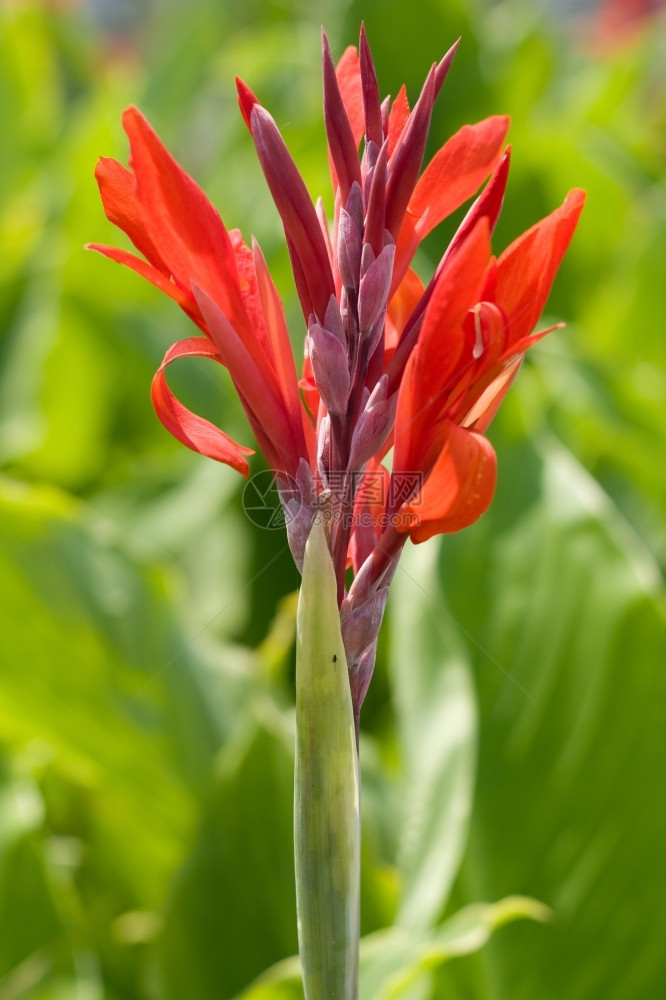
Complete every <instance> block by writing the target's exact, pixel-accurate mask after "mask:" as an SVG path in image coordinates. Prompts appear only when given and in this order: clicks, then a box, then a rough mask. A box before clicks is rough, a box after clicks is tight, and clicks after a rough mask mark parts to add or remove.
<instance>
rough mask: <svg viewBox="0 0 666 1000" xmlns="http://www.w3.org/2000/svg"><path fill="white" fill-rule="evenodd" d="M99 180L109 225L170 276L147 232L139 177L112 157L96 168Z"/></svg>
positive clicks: (105, 157) (104, 157)
mask: <svg viewBox="0 0 666 1000" xmlns="http://www.w3.org/2000/svg"><path fill="white" fill-rule="evenodd" d="M95 180H96V181H97V186H98V187H99V193H100V197H101V199H102V205H103V206H104V213H105V215H106V217H107V219H108V220H109V222H112V223H113V225H114V226H118V228H119V229H122V231H123V232H124V233H126V234H127V236H129V238H130V239H131V241H132V243H133V244H134V246H135V247H136V248H137V250H138V251H139V253H142V254H143V256H144V257H145V258H146V259H147V260H149V261H150V263H151V264H152V265H153V266H154V267H157V268H159V270H161V271H163V272H164V273H165V274H167V275H168V274H169V269H168V267H167V266H166V264H165V263H164V261H163V259H162V257H161V255H160V252H159V250H158V248H157V246H156V245H155V243H154V241H153V240H152V239H151V237H150V235H149V233H148V231H147V229H146V224H145V221H144V218H143V209H142V207H141V203H140V201H139V195H138V192H137V185H136V177H135V176H134V174H133V173H132V171H131V170H128V169H127V167H124V166H123V165H122V163H118V161H117V160H114V159H112V158H111V157H109V156H100V158H99V160H98V161H97V166H96V167H95Z"/></svg>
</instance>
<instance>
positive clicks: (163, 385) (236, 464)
mask: <svg viewBox="0 0 666 1000" xmlns="http://www.w3.org/2000/svg"><path fill="white" fill-rule="evenodd" d="M192 357H196V358H210V359H212V360H213V361H217V362H219V363H221V358H220V355H219V353H218V351H217V350H216V349H215V347H214V346H213V345H212V344H211V342H210V341H209V340H207V339H206V338H205V337H189V338H188V339H187V340H181V341H179V342H178V343H177V344H174V345H173V346H172V347H170V348H169V350H168V351H167V352H166V354H165V355H164V360H163V361H162V364H161V365H160V367H159V368H158V370H157V372H156V373H155V376H154V378H153V383H152V386H151V398H152V401H153V406H154V407H155V413H156V414H157V416H158V417H159V419H160V421H161V422H162V424H163V425H164V427H166V429H167V430H168V431H169V433H170V434H173V436H174V437H175V438H177V440H178V441H180V442H182V444H184V445H186V446H187V447H188V448H191V449H192V451H197V452H199V454H201V455H206V456H207V457H208V458H214V459H215V460H216V461H217V462H223V463H224V464H225V465H230V466H231V467H232V469H235V470H236V471H237V472H240V473H241V475H242V476H244V477H245V478H247V477H248V475H249V474H250V467H249V465H248V463H247V461H246V460H245V458H244V456H245V455H253V454H254V452H253V451H252V449H251V448H245V447H243V445H240V444H237V443H236V442H235V441H233V440H232V439H231V438H230V437H229V436H228V435H227V434H225V433H224V431H222V430H220V428H219V427H216V426H215V425H214V424H212V423H211V422H210V421H209V420H205V419H204V418H203V417H200V416H198V415H197V414H196V413H192V411H191V410H188V409H187V407H186V406H183V404H182V403H181V402H180V400H178V399H177V398H176V397H175V396H174V394H173V393H172V392H171V390H170V388H169V386H168V385H167V381H166V377H165V374H164V371H165V369H166V367H167V365H170V364H171V362H172V361H176V360H177V359H178V358H192Z"/></svg>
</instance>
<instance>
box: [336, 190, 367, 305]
mask: <svg viewBox="0 0 666 1000" xmlns="http://www.w3.org/2000/svg"><path fill="white" fill-rule="evenodd" d="M361 246H362V240H361V233H360V232H359V229H358V226H357V225H356V223H355V222H354V220H353V219H352V217H351V215H350V214H349V213H348V212H347V211H346V210H345V209H344V208H342V209H340V218H339V219H338V240H337V256H338V270H339V271H340V277H341V278H342V284H343V285H344V286H345V288H351V289H354V291H357V290H358V283H359V280H360V271H361Z"/></svg>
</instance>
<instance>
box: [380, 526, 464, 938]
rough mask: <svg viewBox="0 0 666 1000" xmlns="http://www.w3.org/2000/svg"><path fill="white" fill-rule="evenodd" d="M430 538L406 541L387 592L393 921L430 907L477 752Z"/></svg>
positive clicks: (460, 653) (418, 915)
mask: <svg viewBox="0 0 666 1000" xmlns="http://www.w3.org/2000/svg"><path fill="white" fill-rule="evenodd" d="M436 554H437V553H436V548H435V546H424V545H422V546H414V547H408V549H407V550H406V551H405V552H404V554H403V557H402V559H401V562H400V566H399V569H398V572H397V574H396V577H395V579H394V582H393V584H392V592H391V599H390V604H389V608H390V623H391V647H390V665H391V680H392V685H393V704H394V711H395V717H396V724H397V727H398V736H399V741H400V749H401V759H402V762H403V767H404V775H403V780H404V791H403V795H402V816H401V822H402V833H401V841H400V846H399V851H398V862H399V865H400V869H401V871H402V872H403V875H404V885H403V891H402V897H401V901H400V905H399V909H398V915H397V918H396V919H397V922H398V924H399V925H400V926H403V927H406V928H408V929H409V930H422V929H424V928H427V927H429V926H431V925H432V924H433V923H434V922H435V921H436V920H437V919H438V917H439V915H440V913H441V911H442V909H443V907H444V904H445V902H446V899H447V896H448V892H449V889H450V886H451V883H452V882H453V879H454V878H455V875H456V871H457V868H458V864H459V862H460V858H461V854H462V851H463V848H464V844H465V838H466V834H467V825H468V822H469V815H470V810H471V804H472V795H473V782H474V767H475V756H476V739H477V732H476V705H475V700H474V692H473V689H472V684H471V679H470V674H469V666H468V660H467V657H466V654H465V651H464V647H463V646H462V643H461V642H460V637H459V635H458V634H457V633H456V631H455V629H454V628H452V627H451V623H450V622H449V620H448V619H447V617H446V614H445V613H442V610H441V607H440V602H441V599H442V598H441V589H440V586H439V582H438V580H437V563H436Z"/></svg>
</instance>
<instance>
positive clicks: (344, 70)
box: [335, 45, 365, 146]
mask: <svg viewBox="0 0 666 1000" xmlns="http://www.w3.org/2000/svg"><path fill="white" fill-rule="evenodd" d="M335 72H336V76H337V78H338V86H339V87H340V94H341V95H342V102H343V104H344V106H345V111H346V112H347V117H348V118H349V124H350V125H351V129H352V135H353V136H354V141H355V142H356V145H357V146H359V145H360V142H361V139H362V138H363V134H364V132H365V113H364V111H363V84H362V83H361V64H360V61H359V58H358V52H357V51H356V49H355V48H354V46H353V45H350V46H349V47H348V48H346V49H345V51H344V52H343V53H342V57H341V59H340V61H339V63H338V65H337V67H336V70H335Z"/></svg>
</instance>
